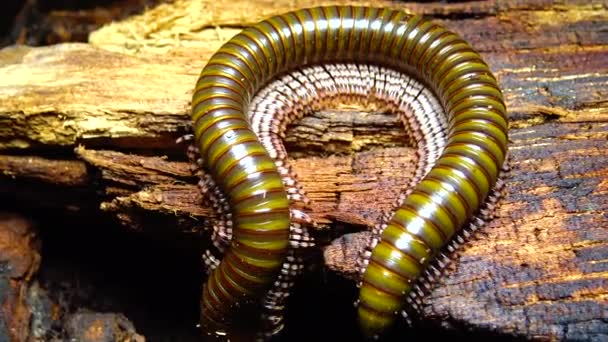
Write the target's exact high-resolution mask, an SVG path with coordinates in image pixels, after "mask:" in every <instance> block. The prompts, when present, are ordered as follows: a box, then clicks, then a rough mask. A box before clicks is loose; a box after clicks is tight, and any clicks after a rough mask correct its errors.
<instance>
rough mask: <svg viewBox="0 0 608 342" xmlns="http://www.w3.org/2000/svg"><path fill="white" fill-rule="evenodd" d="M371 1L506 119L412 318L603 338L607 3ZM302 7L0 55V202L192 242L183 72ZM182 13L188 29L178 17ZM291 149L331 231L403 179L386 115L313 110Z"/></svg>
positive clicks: (216, 7) (230, 12)
mask: <svg viewBox="0 0 608 342" xmlns="http://www.w3.org/2000/svg"><path fill="white" fill-rule="evenodd" d="M307 4H310V3H308V2H307ZM383 4H389V5H390V6H392V7H401V8H409V9H411V10H412V11H414V12H422V13H426V14H428V15H430V16H432V17H435V18H436V19H437V21H438V22H441V23H442V24H444V25H446V26H448V27H450V28H451V29H453V30H454V31H456V32H459V33H460V34H462V35H463V36H464V37H465V39H467V40H468V41H470V42H471V44H472V45H473V46H475V47H476V48H477V49H478V50H479V51H480V52H481V53H482V55H483V57H484V58H485V59H486V60H487V61H488V62H489V64H490V65H491V67H492V70H493V71H494V72H495V73H496V75H497V77H498V78H499V81H500V84H501V87H502V88H503V90H504V93H505V96H506V100H507V105H508V108H509V115H510V119H511V127H512V129H511V132H510V138H511V141H512V144H511V147H510V151H511V162H512V171H511V173H510V175H509V176H508V177H507V179H506V182H507V195H506V198H505V200H504V204H503V205H502V206H501V208H500V209H499V211H498V213H497V216H498V217H497V219H496V220H494V221H492V222H491V223H490V224H489V226H488V227H487V228H486V229H485V230H484V233H483V234H482V235H481V236H480V237H479V238H478V239H477V240H476V241H473V243H471V244H469V245H467V246H466V247H465V248H464V250H463V251H462V253H461V255H460V257H459V258H458V260H457V262H456V264H455V265H454V267H453V268H452V269H451V270H450V271H449V272H448V273H447V274H446V276H445V277H444V278H442V281H441V283H440V284H438V285H437V286H436V287H435V288H434V289H433V291H431V293H430V294H429V296H428V297H427V299H426V306H425V309H424V312H423V318H424V319H425V320H429V321H434V322H442V323H441V324H442V325H444V326H446V327H457V328H462V327H466V328H469V329H472V330H474V331H496V332H498V333H501V334H507V335H518V336H525V337H528V338H531V337H532V338H541V339H564V338H570V339H604V338H608V323H606V322H607V321H608V305H607V302H606V297H607V296H608V284H607V282H608V262H607V261H606V260H608V230H606V227H608V215H607V214H606V210H607V208H608V152H607V151H608V122H607V121H608V34H607V32H608V4H607V3H606V2H604V1H595V2H593V1H591V2H590V1H566V2H563V1H532V0H529V1H525V0H524V1H497V2H495V1H472V2H462V3H460V2H459V3H452V4H444V3H436V2H430V3H417V4H410V3H387V2H384V3H383ZM300 5H301V4H299V3H298V2H297V1H296V2H293V1H275V2H268V3H264V5H263V6H254V7H251V6H249V7H248V5H247V2H245V1H230V2H224V1H214V2H211V1H210V2H205V1H198V2H186V1H181V2H179V1H178V2H176V4H175V6H176V7H175V8H178V10H177V11H176V12H172V13H173V15H174V16H173V17H171V16H168V13H169V11H168V9H165V10H163V8H162V7H161V8H157V9H153V10H151V11H149V12H148V13H147V14H144V16H142V17H137V18H134V19H132V20H131V21H129V22H126V23H119V24H115V25H114V26H110V27H108V28H106V29H104V30H102V31H99V32H97V33H96V34H95V35H94V36H93V38H94V39H93V38H92V42H94V44H97V45H98V46H97V47H96V46H93V45H88V44H63V45H57V46H52V47H45V48H27V47H14V48H8V49H5V50H3V51H0V79H1V81H0V148H1V149H2V150H1V151H0V169H1V170H2V172H3V175H4V176H3V177H1V178H0V193H1V194H2V196H3V198H13V197H15V196H17V197H20V198H21V199H23V200H24V203H32V202H31V201H34V200H35V201H37V202H35V203H37V204H44V205H49V206H56V207H69V208H70V209H71V210H75V209H79V208H80V209H82V208H96V207H100V208H102V209H103V210H104V211H105V212H106V213H108V214H110V215H113V216H115V217H116V218H117V219H118V220H119V221H120V222H122V223H123V224H125V225H126V226H127V227H130V228H135V229H141V230H153V231H162V230H163V229H164V230H168V229H171V230H174V229H180V230H182V231H183V232H185V233H188V232H190V233H192V232H195V233H196V232H199V231H200V230H201V229H202V228H204V227H205V221H206V217H208V215H210V214H211V212H210V211H209V210H208V209H207V208H203V207H201V206H200V205H199V202H200V200H201V198H200V195H198V194H197V191H196V186H195V182H196V180H195V179H194V178H193V177H191V176H190V174H189V170H188V165H187V164H186V163H185V162H183V159H184V153H183V147H181V146H177V145H175V143H174V140H175V138H176V137H178V136H179V135H181V134H182V133H183V132H185V127H186V125H187V123H188V111H189V107H188V106H189V100H190V95H191V91H192V87H193V84H194V82H195V80H196V77H197V74H198V72H199V71H200V69H201V68H202V67H203V65H204V64H205V61H206V59H207V58H208V57H209V55H210V53H212V51H214V50H215V49H216V48H217V47H218V46H219V45H220V44H221V42H223V41H225V40H226V39H228V38H229V37H230V36H231V35H232V34H234V33H235V32H237V31H238V29H240V27H241V26H242V25H244V24H248V23H250V22H251V21H255V20H258V19H260V18H262V17H265V16H267V15H270V14H274V13H279V12H283V11H285V10H288V9H293V8H298V7H301V6H300ZM190 6H194V7H196V6H198V7H196V8H198V11H197V12H193V13H194V14H192V17H191V18H189V19H188V18H186V17H184V16H181V15H179V13H182V12H180V11H183V13H186V11H187V10H188V9H192V8H193V7H190ZM234 8H241V9H242V10H239V11H237V10H234ZM203 9H204V10H203ZM176 13H177V14H176ZM242 13H247V15H246V16H244V15H243V14H242ZM146 15H147V16H148V17H146ZM150 23H156V25H152V26H151V24H150ZM222 26H225V27H223V28H222ZM226 27H227V28H226ZM102 37H103V39H102ZM197 42H203V43H197ZM110 50H111V51H110ZM158 52H163V53H162V54H157V53H158ZM287 143H288V150H289V151H290V152H291V155H293V156H294V157H295V158H296V159H295V160H293V163H294V167H295V169H296V171H297V172H298V173H299V174H300V178H301V181H302V184H303V185H304V187H305V188H306V189H307V190H308V192H309V194H310V196H311V198H312V199H313V201H314V204H313V214H314V216H315V217H316V218H317V219H319V220H320V221H321V222H323V223H325V224H326V227H330V228H332V229H334V230H336V231H334V232H333V234H334V236H337V235H339V234H340V233H341V232H343V231H337V228H336V227H338V226H339V227H346V228H343V229H345V230H344V231H353V230H354V229H362V227H365V226H367V225H371V224H373V223H374V222H375V221H376V219H377V218H378V217H379V215H380V213H381V210H386V209H389V208H390V205H391V204H392V201H393V199H394V197H395V195H396V194H397V191H398V188H399V187H400V186H402V185H404V184H406V183H407V177H408V175H410V174H411V172H412V164H411V160H412V150H411V149H410V148H408V147H407V146H405V145H404V143H403V134H402V133H401V129H400V126H399V124H398V122H397V120H396V119H395V118H393V117H392V116H390V115H385V114H382V113H372V112H368V111H365V110H364V109H356V110H346V109H345V108H339V109H338V110H332V111H326V112H320V113H316V114H315V115H313V116H311V117H308V118H305V119H303V120H302V121H301V122H299V123H298V124H297V125H295V127H293V128H292V129H291V130H290V133H289V135H288V139H287ZM58 189H61V191H62V192H63V195H62V196H61V197H60V198H58V197H57V196H56V193H57V190H58ZM25 201H27V202H25ZM337 223H338V224H337ZM197 234H198V233H197ZM336 247H339V244H338V243H335V244H334V245H333V246H330V247H329V248H336ZM336 253H339V251H338V252H336ZM338 256H339V255H338Z"/></svg>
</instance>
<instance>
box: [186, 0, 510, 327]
mask: <svg viewBox="0 0 608 342" xmlns="http://www.w3.org/2000/svg"><path fill="white" fill-rule="evenodd" d="M341 102H356V103H359V104H363V105H370V104H373V105H376V106H380V107H381V108H382V109H384V110H386V111H389V112H392V113H395V114H396V115H398V117H399V118H400V119H401V121H402V122H403V125H404V128H405V132H406V134H407V138H408V142H409V143H410V144H411V145H413V146H415V147H416V149H417V155H418V158H417V160H418V161H417V164H418V165H417V172H416V174H415V175H414V176H413V177H412V180H411V181H409V183H408V186H407V187H406V188H405V189H403V190H402V191H401V194H400V195H399V197H398V199H397V200H396V204H395V209H394V210H393V211H392V212H391V213H390V214H388V215H386V216H385V217H384V218H383V220H382V222H380V223H378V225H377V226H376V227H375V228H374V229H373V231H372V234H371V238H370V239H369V241H368V244H367V246H366V248H365V249H364V250H363V251H362V252H361V256H360V258H359V262H358V264H359V267H360V284H359V285H360V292H359V299H358V300H357V313H358V321H359V325H360V328H361V331H362V333H363V335H365V336H367V337H372V338H375V337H379V336H381V335H382V334H383V333H385V332H386V331H387V330H388V329H389V328H390V327H391V326H392V325H393V323H394V322H395V320H396V318H397V317H398V314H399V313H400V312H402V311H403V310H404V308H405V307H406V305H408V303H412V302H415V301H416V299H415V298H416V294H415V292H416V289H417V288H416V286H417V285H416V284H417V283H418V282H419V281H420V279H422V278H425V277H432V272H429V267H432V265H431V264H432V262H433V260H436V258H437V257H440V256H441V255H442V250H443V249H444V248H446V247H447V248H453V246H454V245H455V244H456V245H457V244H459V243H461V242H462V236H461V235H460V232H463V231H464V232H466V231H467V227H469V228H468V229H475V228H476V227H478V226H479V225H480V221H483V219H484V218H486V217H487V213H486V212H485V211H484V210H483V209H484V207H487V206H488V203H489V202H493V201H495V199H496V196H497V195H496V193H497V191H499V190H497V189H498V188H499V187H500V186H501V185H500V183H501V182H500V180H499V175H500V173H501V170H502V168H503V164H504V162H505V159H506V154H507V139H508V138H507V131H508V127H507V125H508V123H507V115H506V106H505V104H504V101H503V97H502V93H501V90H500V88H499V86H498V84H497V81H496V79H495V77H494V76H493V75H492V72H491V71H490V69H489V67H488V65H487V64H486V63H485V62H484V61H483V59H482V58H481V56H480V55H479V54H478V53H476V52H475V51H474V50H473V48H472V47H471V46H470V45H469V44H468V43H466V42H465V41H464V40H463V39H462V38H460V37H459V36H458V35H456V34H454V33H452V32H450V31H448V30H446V29H444V28H443V27H441V26H439V25H437V24H435V23H433V22H432V21H430V20H427V19H425V18H423V17H421V16H419V15H411V14H409V13H406V12H404V11H400V10H393V9H386V8H374V7H356V6H327V7H316V8H308V9H301V10H297V11H292V12H288V13H285V14H282V15H277V16H274V17H271V18H269V19H267V20H264V21H262V22H260V23H258V24H255V25H253V26H251V27H248V28H246V29H244V30H243V31H242V32H241V33H239V34H237V35H236V36H234V37H233V38H232V39H230V40H229V41H228V42H227V43H225V44H224V45H223V46H222V47H221V48H220V49H219V50H218V51H217V52H216V53H215V54H214V55H213V56H212V57H211V58H210V60H209V61H208V63H207V65H206V66H205V67H204V69H203V70H202V71H201V74H200V77H199V79H198V82H197V83H196V87H195V90H194V95H193V98H192V122H193V138H192V140H193V141H192V146H193V147H192V148H190V149H189V157H190V158H191V159H193V160H196V162H197V165H199V166H198V168H199V173H200V175H201V181H200V182H199V186H200V188H201V191H203V192H204V193H205V194H206V197H207V198H209V204H210V205H212V206H213V208H214V209H215V211H216V214H217V215H216V219H215V221H214V233H213V234H214V235H213V242H214V245H215V248H216V249H217V251H219V252H221V253H223V255H222V257H221V259H220V258H219V257H218V256H217V255H216V253H212V252H206V254H205V256H204V260H205V263H206V265H207V266H208V269H209V276H208V279H207V281H206V284H205V285H204V288H203V294H202V300H201V308H202V309H201V311H202V313H201V323H202V326H203V327H204V329H205V331H206V332H207V333H209V334H215V335H225V334H231V333H234V331H235V329H237V328H236V327H237V326H238V325H239V321H242V320H241V319H240V318H237V317H239V316H238V315H239V313H240V312H241V311H242V309H243V307H245V306H249V305H253V306H254V307H256V308H259V309H260V310H261V311H262V314H261V315H258V317H260V316H261V317H262V318H263V321H264V322H262V323H261V324H262V325H263V326H264V328H263V333H261V335H259V336H260V338H268V337H270V336H273V335H275V334H277V333H278V332H279V331H280V330H281V328H282V313H281V312H282V309H283V306H284V304H285V298H286V296H287V295H288V294H289V291H288V290H289V287H290V286H291V285H292V284H293V281H294V277H295V276H297V275H298V274H299V273H300V272H301V270H302V261H301V260H302V255H303V253H302V251H305V250H307V249H308V248H310V247H312V246H314V244H315V242H314V239H313V238H312V237H311V229H314V227H315V223H314V222H313V220H312V219H311V218H310V217H309V216H308V214H307V213H306V211H307V205H308V203H309V199H308V197H307V194H306V192H305V191H304V189H303V188H302V187H301V186H300V185H299V184H298V182H297V178H296V174H295V172H294V171H293V170H292V168H291V167H290V166H289V164H288V162H287V153H286V150H285V148H284V146H283V144H282V139H283V138H284V137H285V132H286V130H287V126H288V125H289V124H290V123H292V122H294V121H295V120H297V119H298V118H300V117H302V116H304V115H306V114H308V113H310V112H312V111H316V110H319V109H322V108H326V107H331V106H332V105H334V104H336V103H341ZM463 229H464V230H463ZM408 298H409V300H406V299H408ZM412 298H414V299H413V300H412ZM414 305H415V303H414ZM252 320H255V319H252Z"/></svg>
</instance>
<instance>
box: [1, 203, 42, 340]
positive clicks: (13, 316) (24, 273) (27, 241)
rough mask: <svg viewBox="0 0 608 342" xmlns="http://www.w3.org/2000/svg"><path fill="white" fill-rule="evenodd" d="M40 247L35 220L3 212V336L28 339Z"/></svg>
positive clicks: (12, 338)
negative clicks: (35, 229) (34, 276)
mask: <svg viewBox="0 0 608 342" xmlns="http://www.w3.org/2000/svg"><path fill="white" fill-rule="evenodd" d="M39 266H40V251H39V244H38V240H37V237H36V233H35V231H34V229H33V227H32V223H31V222H29V221H28V220H26V219H24V218H23V217H20V216H19V215H15V214H10V213H6V212H0V338H3V339H6V338H9V339H11V340H14V341H25V340H26V339H27V337H28V336H30V319H31V315H32V313H31V310H30V307H29V306H30V303H31V300H32V298H31V297H32V296H35V294H32V293H31V292H30V287H31V286H32V280H33V279H32V278H33V275H34V274H35V273H36V271H37V270H38V267H39Z"/></svg>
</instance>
